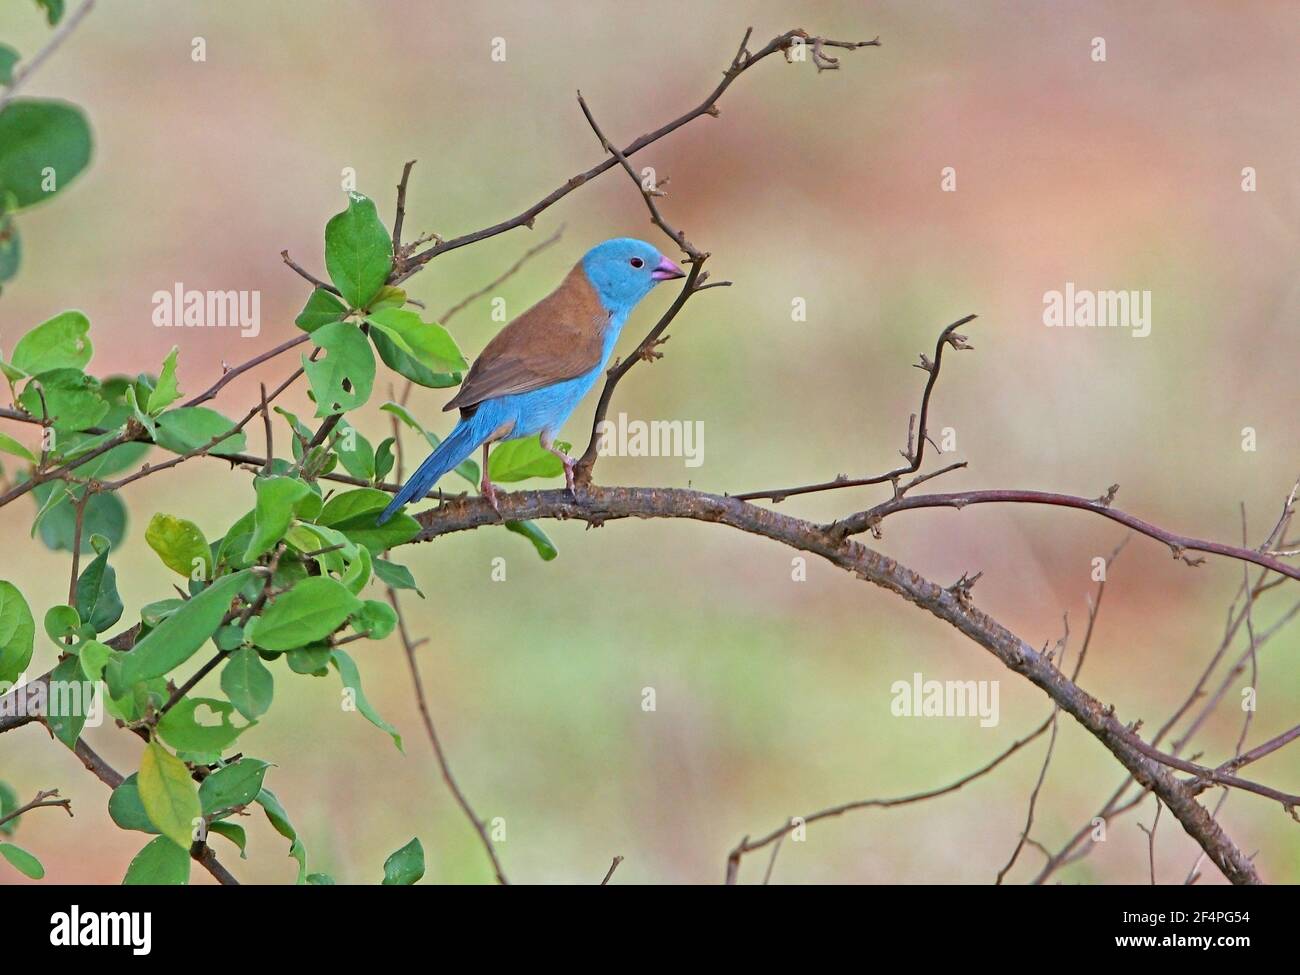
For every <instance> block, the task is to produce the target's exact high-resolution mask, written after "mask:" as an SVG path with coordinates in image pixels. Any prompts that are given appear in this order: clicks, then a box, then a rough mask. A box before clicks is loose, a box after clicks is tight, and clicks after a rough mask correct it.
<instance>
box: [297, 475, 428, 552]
mask: <svg viewBox="0 0 1300 975" xmlns="http://www.w3.org/2000/svg"><path fill="white" fill-rule="evenodd" d="M388 501H389V496H388V495H387V494H386V493H384V492H383V491H380V490H379V489H378V488H357V489H356V490H354V491H344V492H343V493H341V494H336V495H334V497H332V498H330V499H329V500H328V501H327V502H325V507H324V508H322V509H321V513H320V515H319V517H318V518H317V519H316V520H317V521H318V522H319V523H320V524H322V525H325V526H328V527H330V528H334V529H335V530H337V531H341V532H342V533H343V534H344V535H346V536H347V537H348V538H350V539H351V540H352V541H354V542H356V543H357V544H358V545H364V546H365V547H366V548H368V549H370V552H371V554H372V555H378V554H379V553H380V552H384V551H386V550H387V549H389V548H392V547H393V546H394V545H401V544H403V543H404V542H409V541H410V540H411V539H412V538H414V537H415V536H416V535H418V534H419V533H420V523H419V522H418V521H416V520H415V519H414V518H412V517H411V516H410V515H407V514H397V515H394V516H393V517H392V518H391V519H390V520H389V521H387V522H385V523H384V524H382V525H376V524H375V519H376V518H378V517H379V513H380V512H381V511H383V510H384V507H385V506H386V505H387V504H388Z"/></svg>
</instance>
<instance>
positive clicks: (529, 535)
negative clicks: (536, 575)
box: [506, 521, 560, 562]
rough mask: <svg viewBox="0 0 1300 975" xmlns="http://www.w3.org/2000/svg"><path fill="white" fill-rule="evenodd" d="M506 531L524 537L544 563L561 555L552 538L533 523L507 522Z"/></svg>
mask: <svg viewBox="0 0 1300 975" xmlns="http://www.w3.org/2000/svg"><path fill="white" fill-rule="evenodd" d="M506 529H507V530H509V531H512V532H514V533H515V534H516V535H522V536H524V538H526V539H528V541H530V542H532V545H533V548H535V549H536V550H537V554H538V555H540V556H541V557H542V561H543V562H549V561H551V559H553V558H555V557H556V556H557V555H559V554H560V550H559V549H557V548H556V547H555V543H554V542H552V541H551V539H550V536H549V535H547V534H546V532H544V531H542V529H541V528H540V527H539V526H538V525H537V523H536V522H532V521H507V522H506Z"/></svg>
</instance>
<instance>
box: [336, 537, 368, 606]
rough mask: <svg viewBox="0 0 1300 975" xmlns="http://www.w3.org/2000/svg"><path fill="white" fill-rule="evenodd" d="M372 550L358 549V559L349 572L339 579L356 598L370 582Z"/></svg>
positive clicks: (354, 561) (349, 567) (350, 566)
mask: <svg viewBox="0 0 1300 975" xmlns="http://www.w3.org/2000/svg"><path fill="white" fill-rule="evenodd" d="M372 561H373V559H372V557H371V555H370V549H368V548H366V547H365V546H361V547H359V548H358V549H357V558H356V559H355V560H353V562H352V564H351V565H349V566H348V569H347V572H345V573H344V574H343V577H342V578H341V579H339V581H340V582H341V583H343V585H345V586H347V588H348V592H350V593H352V594H353V595H354V596H355V595H357V594H358V593H360V592H361V590H362V589H364V588H365V586H366V583H367V582H369V581H370V572H371V562H372Z"/></svg>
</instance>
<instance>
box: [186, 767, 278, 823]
mask: <svg viewBox="0 0 1300 975" xmlns="http://www.w3.org/2000/svg"><path fill="white" fill-rule="evenodd" d="M270 767H271V765H270V763H269V762H263V761H260V760H258V759H256V758H241V759H240V760H239V761H238V762H235V763H234V764H232V765H227V766H226V767H225V768H219V769H217V770H216V771H215V772H213V773H212V774H211V775H209V776H208V777H207V778H206V779H204V780H203V784H202V785H201V786H199V803H200V804H201V805H202V807H203V813H204V815H209V816H210V815H211V814H212V813H215V812H218V811H219V810H222V809H230V808H231V807H232V806H246V805H248V804H249V803H250V802H252V801H253V800H254V799H256V798H257V794H258V793H259V792H261V791H262V780H263V779H265V778H266V770H267V769H269V768H270Z"/></svg>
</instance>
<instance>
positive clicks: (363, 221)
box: [325, 193, 393, 308]
mask: <svg viewBox="0 0 1300 975" xmlns="http://www.w3.org/2000/svg"><path fill="white" fill-rule="evenodd" d="M325 268H326V270H328V271H329V275H330V280H331V281H333V282H334V286H335V287H336V288H338V289H339V293H340V294H342V295H343V299H344V300H345V301H346V302H347V303H348V304H349V305H350V306H351V307H353V308H367V307H369V302H370V299H371V298H373V297H374V296H375V295H376V293H377V292H378V291H379V289H380V288H382V287H383V286H384V282H385V281H386V280H388V272H389V271H391V270H392V269H393V241H392V238H390V237H389V236H388V231H387V230H386V229H385V228H384V224H383V222H382V221H381V220H380V219H379V214H378V213H377V212H376V211H375V204H374V202H373V201H371V200H369V199H367V198H366V197H364V196H362V195H361V194H360V193H349V194H348V208H347V209H346V210H344V211H343V212H342V213H339V214H336V215H335V216H333V217H331V218H330V220H329V223H327V224H326V225H325Z"/></svg>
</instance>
